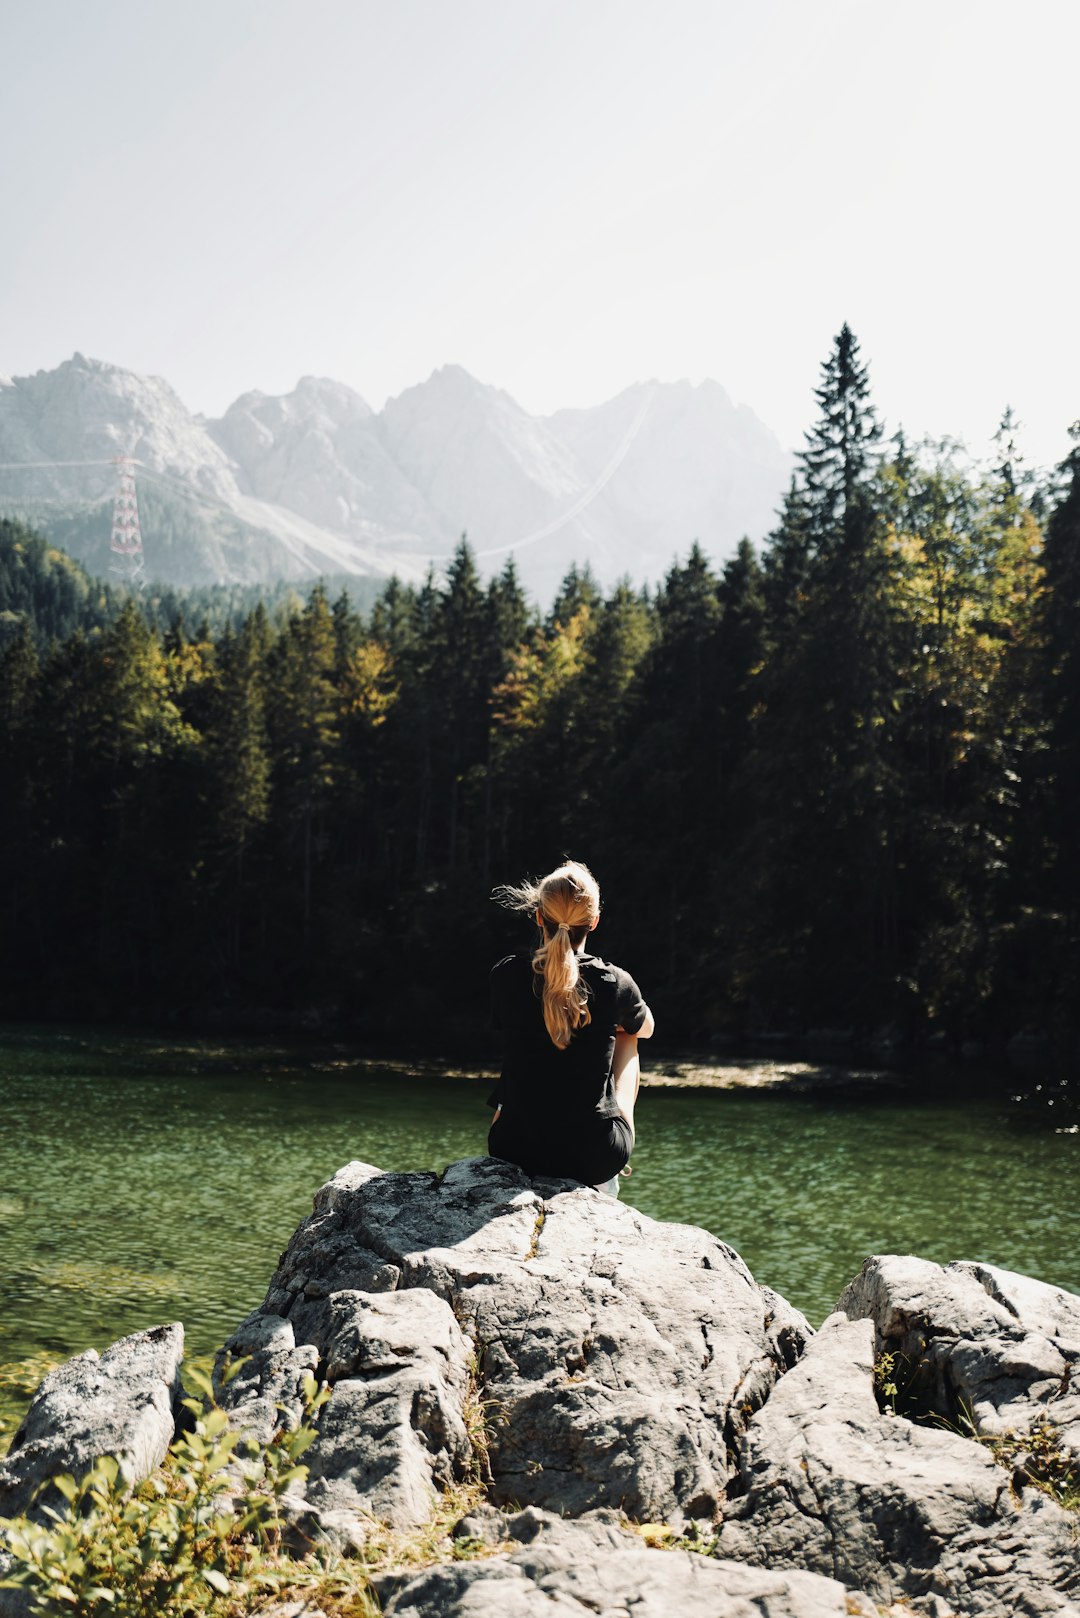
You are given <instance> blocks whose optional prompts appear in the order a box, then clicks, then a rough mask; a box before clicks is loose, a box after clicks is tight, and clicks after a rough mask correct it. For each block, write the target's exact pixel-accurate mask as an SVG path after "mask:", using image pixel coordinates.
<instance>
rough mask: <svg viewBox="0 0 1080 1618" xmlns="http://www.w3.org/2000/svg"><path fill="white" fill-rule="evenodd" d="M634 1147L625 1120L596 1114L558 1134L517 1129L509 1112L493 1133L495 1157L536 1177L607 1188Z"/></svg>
mask: <svg viewBox="0 0 1080 1618" xmlns="http://www.w3.org/2000/svg"><path fill="white" fill-rule="evenodd" d="M633 1146H634V1137H633V1134H632V1132H631V1129H630V1125H629V1124H628V1123H627V1121H626V1119H625V1118H622V1117H619V1118H601V1117H599V1116H598V1115H596V1114H594V1115H593V1116H591V1117H589V1118H588V1119H586V1120H584V1121H583V1122H582V1123H580V1124H579V1123H576V1122H575V1123H574V1124H573V1126H568V1127H565V1128H564V1129H562V1130H560V1132H559V1134H558V1135H555V1134H554V1133H550V1132H549V1133H546V1134H545V1133H544V1132H542V1131H539V1130H536V1129H533V1128H529V1129H527V1130H525V1129H515V1128H514V1124H513V1120H512V1119H509V1118H507V1116H506V1114H505V1113H503V1115H502V1116H501V1117H500V1118H498V1119H497V1120H496V1122H495V1123H493V1124H492V1126H491V1129H490V1131H489V1133H488V1156H489V1157H501V1158H503V1159H504V1160H505V1161H506V1162H507V1163H516V1164H517V1166H518V1168H520V1169H524V1170H525V1173H526V1174H528V1175H530V1176H532V1177H534V1178H536V1177H539V1178H542V1179H552V1180H580V1182H581V1184H582V1185H602V1184H603V1183H604V1181H605V1180H610V1179H611V1178H612V1177H613V1176H614V1175H616V1174H618V1172H619V1170H620V1169H624V1168H625V1167H626V1165H627V1163H629V1161H630V1153H631V1151H632V1150H633Z"/></svg>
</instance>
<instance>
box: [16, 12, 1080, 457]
mask: <svg viewBox="0 0 1080 1618" xmlns="http://www.w3.org/2000/svg"><path fill="white" fill-rule="evenodd" d="M1078 60H1080V5H1078V4H1077V3H1076V0H1026V3H1024V4H1020V3H1019V0H1011V3H1008V4H1006V3H1004V0H905V3H904V4H899V3H896V0H894V3H892V4H884V3H875V0H149V3H148V0H0V62H2V63H3V71H2V80H0V82H2V85H3V93H2V96H0V150H2V152H3V159H2V161H0V370H3V371H7V372H8V373H10V374H15V375H22V374H25V373H26V372H30V371H35V370H37V369H39V368H42V367H52V366H54V365H56V364H57V363H59V361H61V360H62V359H65V358H67V357H68V356H69V355H70V354H71V353H72V352H73V351H74V350H76V349H79V350H81V351H82V352H83V353H86V354H91V355H94V356H96V357H98V358H102V359H107V360H112V361H114V362H115V363H117V364H120V365H124V366H128V367H130V368H131V369H133V370H137V371H144V372H155V373H157V374H159V375H162V376H165V377H167V378H168V380H169V381H170V382H172V384H173V385H174V386H175V387H176V388H177V390H178V391H179V393H180V395H181V397H182V398H183V399H184V401H185V403H187V404H188V405H189V407H190V408H191V409H193V410H203V411H205V412H207V413H208V414H218V413H220V412H221V411H222V410H223V409H224V408H225V406H226V405H227V404H229V403H230V402H231V400H232V399H233V398H235V397H236V395H237V394H239V393H241V392H243V391H245V390H246V389H248V388H260V389H262V390H263V391H265V392H275V393H276V392H285V391H288V390H289V389H291V388H292V387H293V386H294V385H295V383H296V381H297V379H298V377H299V376H301V375H303V374H308V373H313V374H317V375H324V376H331V377H334V378H337V379H339V380H341V381H344V382H348V383H349V384H350V385H351V386H353V387H355V388H356V389H357V390H358V391H359V392H360V393H362V394H363V395H364V396H365V398H367V399H368V400H369V401H370V403H371V404H373V405H374V406H376V407H378V406H379V405H381V404H382V402H383V400H384V399H385V398H386V396H387V395H388V394H393V393H398V392H400V391H401V390H402V389H403V388H405V387H408V386H410V385H411V384H412V383H414V382H418V381H421V380H422V379H423V378H425V377H426V376H427V375H428V374H429V373H430V372H431V371H432V370H433V369H434V368H435V367H436V366H438V365H441V364H444V363H446V362H448V361H455V362H457V363H459V364H461V365H464V366H465V367H466V368H467V369H468V370H470V371H471V372H473V374H474V375H476V376H478V377H480V378H482V379H483V380H484V381H488V382H494V383H497V384H498V385H499V386H501V387H504V388H506V389H507V390H508V392H510V393H511V394H513V396H514V397H515V398H517V399H518V400H519V402H520V403H521V404H523V405H524V406H525V407H526V408H527V409H529V410H533V411H541V412H544V411H550V410H554V409H556V408H558V407H559V406H560V405H584V404H594V403H598V402H599V401H600V400H602V399H604V398H607V397H609V396H610V395H611V394H613V393H616V392H618V391H619V390H620V389H621V388H623V387H626V386H627V385H628V384H629V383H631V382H634V381H636V380H639V379H642V378H645V377H650V376H656V377H659V378H660V379H661V380H673V379H675V378H677V377H682V376H688V377H690V378H691V379H692V380H694V381H698V380H700V379H701V378H702V377H704V376H712V377H715V378H716V379H717V380H718V381H720V382H721V383H723V385H724V386H725V387H726V388H727V389H728V390H729V392H731V393H732V394H734V396H735V397H736V398H738V399H740V400H744V401H745V402H746V403H748V404H750V405H751V406H752V407H753V408H754V409H755V410H756V411H757V413H758V414H759V415H760V416H761V417H762V418H763V419H764V420H765V421H766V422H768V423H769V424H770V425H771V426H772V427H774V428H775V430H776V431H777V432H778V433H779V435H780V437H781V439H782V440H783V441H784V443H785V444H786V445H788V446H792V447H793V446H795V445H797V444H798V443H799V442H801V435H802V430H803V428H804V427H806V426H807V425H808V424H809V422H810V420H811V418H812V415H813V409H814V406H813V400H812V389H813V387H814V386H815V384H816V382H817V377H818V367H819V364H820V361H821V360H822V358H823V357H824V355H825V354H826V352H827V351H828V348H829V345H830V342H831V339H832V337H833V335H834V334H835V332H836V331H837V330H838V329H839V327H840V325H841V323H842V322H843V321H844V320H845V319H846V320H847V321H849V322H850V324H851V325H852V327H853V328H854V330H855V332H856V334H857V336H858V337H859V339H860V341H861V344H862V349H863V355H864V357H865V358H866V359H867V360H868V361H869V363H870V367H871V377H872V381H873V386H874V395H875V399H876V401H877V403H878V406H879V409H880V410H881V412H882V414H883V415H884V417H885V418H886V421H887V423H888V425H889V427H890V429H892V428H894V427H895V426H896V425H897V424H898V423H899V422H901V421H902V422H903V424H904V426H905V427H906V428H907V430H908V432H909V434H911V435H912V436H918V435H920V434H921V433H923V432H931V433H934V434H944V433H953V434H957V435H961V436H963V437H965V438H966V439H967V440H968V442H969V443H970V445H971V446H972V448H974V449H978V450H981V449H982V448H983V447H984V446H985V444H986V441H987V439H988V438H989V435H990V434H991V433H992V432H993V430H994V427H995V426H996V423H997V420H998V418H999V416H1000V414H1001V411H1002V408H1003V407H1004V405H1005V404H1006V403H1011V404H1012V405H1013V407H1014V408H1015V410H1016V411H1017V413H1018V415H1019V417H1020V419H1021V421H1022V422H1023V423H1024V424H1025V429H1026V430H1025V434H1024V443H1025V446H1026V448H1027V451H1028V454H1029V457H1030V459H1032V460H1033V461H1035V462H1036V463H1047V462H1050V461H1053V460H1057V459H1059V458H1060V457H1061V456H1062V455H1064V453H1065V451H1066V449H1067V437H1066V428H1067V426H1068V424H1069V422H1070V421H1072V420H1073V419H1074V418H1076V417H1077V416H1080V320H1078V318H1077V309H1078V307H1080V295H1078V290H1077V282H1076V276H1077V266H1078V262H1080V253H1078V247H1080V225H1078V223H1077V215H1078V210H1077V191H1076V187H1077V178H1076V176H1077V172H1078V165H1077V145H1078V130H1080V119H1078V111H1077V95H1076V89H1075V83H1076V65H1077V61H1078Z"/></svg>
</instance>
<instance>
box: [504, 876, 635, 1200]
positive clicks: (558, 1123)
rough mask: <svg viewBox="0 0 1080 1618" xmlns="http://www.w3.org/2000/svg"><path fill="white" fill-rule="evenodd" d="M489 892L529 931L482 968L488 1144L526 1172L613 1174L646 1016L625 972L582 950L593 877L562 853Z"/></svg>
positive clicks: (604, 1177)
mask: <svg viewBox="0 0 1080 1618" xmlns="http://www.w3.org/2000/svg"><path fill="white" fill-rule="evenodd" d="M495 896H496V898H499V899H500V900H501V901H502V903H504V904H507V905H508V906H509V907H510V908H512V909H514V910H519V911H522V912H523V913H526V914H529V913H531V914H532V916H533V919H534V920H535V922H536V926H537V928H538V929H539V943H538V945H537V947H536V949H535V950H534V951H533V952H532V954H531V955H509V956H507V957H505V959H503V960H501V961H499V962H498V963H497V965H496V966H494V967H493V968H492V972H491V1004H492V1019H493V1021H494V1024H495V1027H496V1028H497V1029H498V1030H499V1031H500V1033H501V1034H502V1038H503V1064H502V1075H501V1077H500V1080H499V1083H498V1086H497V1087H496V1089H495V1091H494V1092H493V1094H492V1095H491V1097H490V1098H489V1100H490V1104H491V1105H492V1106H493V1107H495V1108H496V1109H497V1111H496V1114H495V1120H494V1122H493V1124H492V1126H491V1131H490V1134H489V1135H488V1150H489V1151H490V1152H491V1153H492V1155H493V1156H495V1157H504V1158H507V1159H508V1160H509V1161H510V1162H513V1163H517V1164H518V1165H519V1166H520V1167H521V1168H523V1169H525V1171H526V1172H527V1173H529V1174H533V1175H546V1176H551V1177H553V1178H565V1179H573V1180H581V1181H583V1182H584V1183H585V1184H589V1185H599V1184H601V1183H603V1184H604V1186H605V1188H607V1187H609V1186H610V1185H616V1186H617V1183H618V1182H617V1178H616V1177H617V1176H618V1174H619V1173H620V1171H621V1170H622V1169H623V1168H625V1166H626V1164H627V1162H628V1160H629V1157H630V1152H631V1150H632V1149H633V1144H634V1133H633V1100H634V1096H635V1094H636V1082H637V1077H636V1076H637V1057H636V1038H635V1036H636V1035H638V1034H639V1033H641V1034H643V1035H648V1034H649V1033H651V1031H652V1016H651V1013H650V1012H649V1009H648V1007H647V1006H646V1004H645V1002H644V1000H643V999H642V997H641V992H640V990H639V989H638V986H637V984H636V983H635V982H634V980H633V978H632V977H631V976H630V974H629V973H628V972H625V971H623V970H622V968H621V967H618V966H615V965H613V964H612V963H611V962H610V961H604V960H601V959H600V958H599V957H597V956H592V955H587V954H586V953H585V951H584V943H585V940H586V938H587V937H588V935H589V934H590V933H591V932H592V931H593V930H594V929H595V927H596V925H597V923H598V922H599V920H600V890H599V888H598V887H597V885H596V879H595V877H594V876H593V875H592V872H591V871H590V870H589V869H588V868H587V867H586V866H584V865H579V864H577V863H576V862H575V861H567V862H566V864H565V865H562V866H560V867H559V869H558V870H556V871H552V872H551V873H550V875H548V876H546V877H544V878H543V880H542V881H540V882H526V883H523V884H522V885H521V886H520V887H507V888H500V889H497V890H496V895H495ZM620 1040H621V1044H619V1042H620ZM617 1051H618V1057H616V1053H617ZM631 1058H632V1063H631V1060H630V1059H631ZM620 1086H621V1087H622V1088H621V1091H620ZM620 1094H621V1096H622V1102H621V1104H620Z"/></svg>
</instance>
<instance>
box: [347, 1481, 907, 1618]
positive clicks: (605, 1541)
mask: <svg viewBox="0 0 1080 1618" xmlns="http://www.w3.org/2000/svg"><path fill="white" fill-rule="evenodd" d="M612 1516H613V1514H609V1513H590V1515H589V1516H588V1517H586V1518H584V1519H583V1520H580V1521H578V1522H565V1521H560V1520H559V1519H558V1518H557V1517H553V1516H551V1515H549V1514H548V1513H547V1512H544V1511H537V1510H536V1509H535V1508H529V1509H528V1510H526V1511H522V1512H519V1513H518V1514H517V1515H516V1516H515V1517H510V1518H508V1519H506V1538H507V1540H508V1542H509V1545H510V1547H511V1549H510V1550H509V1551H508V1553H507V1554H504V1555H497V1556H493V1557H488V1558H485V1559H483V1560H477V1561H457V1562H448V1563H443V1564H442V1565H441V1566H439V1567H434V1568H430V1569H428V1570H427V1571H426V1572H424V1573H421V1574H419V1575H418V1576H416V1577H414V1578H410V1579H408V1580H407V1581H404V1582H403V1581H402V1580H401V1579H395V1580H376V1581H375V1583H376V1588H377V1590H378V1592H379V1594H380V1596H383V1597H384V1598H387V1597H388V1599H386V1604H385V1606H384V1609H383V1610H384V1612H385V1614H386V1618H552V1615H553V1614H555V1615H559V1618H573V1615H575V1614H577V1615H580V1618H595V1615H596V1614H598V1613H599V1614H603V1615H604V1618H625V1615H626V1614H628V1613H633V1615H634V1618H672V1614H678V1618H877V1608H876V1607H875V1606H874V1604H873V1603H872V1602H871V1601H870V1600H869V1599H868V1598H867V1597H865V1596H863V1595H860V1594H858V1593H857V1592H854V1591H852V1590H849V1589H846V1588H845V1587H844V1585H842V1584H840V1583H838V1582H837V1581H836V1580H835V1579H830V1578H822V1577H821V1576H819V1575H817V1574H814V1573H803V1572H790V1571H784V1572H766V1571H764V1570H763V1569H761V1568H751V1567H746V1566H742V1565H740V1564H738V1563H734V1562H722V1561H716V1560H713V1559H712V1558H710V1557H706V1556H698V1555H693V1554H691V1553H690V1552H687V1551H678V1550H671V1551H666V1550H649V1549H647V1548H646V1547H645V1546H644V1545H643V1544H642V1541H641V1540H640V1539H639V1538H638V1536H637V1535H635V1534H632V1533H628V1532H627V1531H626V1530H625V1529H624V1528H620V1527H618V1526H617V1524H616V1523H615V1522H614V1521H613V1520H612Z"/></svg>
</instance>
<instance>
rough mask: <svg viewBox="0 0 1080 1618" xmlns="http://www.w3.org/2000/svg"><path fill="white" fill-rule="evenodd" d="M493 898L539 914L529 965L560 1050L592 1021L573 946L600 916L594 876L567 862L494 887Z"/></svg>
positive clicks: (545, 1021) (546, 1024) (552, 1034)
mask: <svg viewBox="0 0 1080 1618" xmlns="http://www.w3.org/2000/svg"><path fill="white" fill-rule="evenodd" d="M492 897H493V898H495V899H497V900H498V902H499V903H500V904H503V905H506V906H507V908H508V909H510V910H520V911H523V912H525V913H526V914H528V913H529V912H533V913H534V914H536V915H537V917H538V920H539V922H540V930H541V934H542V937H541V942H540V944H539V946H538V947H537V949H536V950H535V952H534V954H533V958H532V966H533V971H534V972H535V973H536V975H537V977H538V978H540V979H541V980H542V983H543V988H542V990H541V998H542V1000H543V1003H544V1026H545V1028H546V1029H547V1031H548V1033H549V1035H550V1036H551V1040H552V1043H553V1044H555V1045H557V1046H558V1047H559V1049H560V1050H563V1051H564V1050H565V1049H566V1047H567V1046H568V1045H569V1043H570V1041H571V1039H573V1037H574V1034H575V1033H576V1032H577V1030H578V1029H579V1028H585V1027H587V1026H588V1024H589V1023H590V1022H591V1021H592V1013H591V1012H590V1010H589V996H588V990H587V988H586V986H585V984H584V983H583V981H582V978H581V968H580V966H579V965H578V949H579V947H580V945H581V943H582V942H583V940H584V938H585V934H586V933H587V932H588V931H589V929H590V927H592V926H594V925H595V923H596V919H597V917H598V916H599V914H600V889H599V887H598V886H597V882H596V878H595V877H594V876H593V874H592V872H591V871H590V870H589V868H588V866H587V865H580V864H578V862H577V861H576V860H567V862H566V864H565V865H560V866H559V868H558V870H556V871H552V872H551V873H550V875H548V876H545V877H544V878H542V880H541V881H539V882H530V881H525V882H523V883H521V884H520V885H519V886H517V887H502V888H496V889H495V892H494V894H493V895H492Z"/></svg>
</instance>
